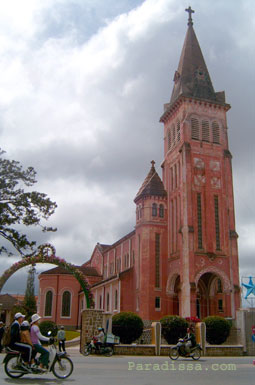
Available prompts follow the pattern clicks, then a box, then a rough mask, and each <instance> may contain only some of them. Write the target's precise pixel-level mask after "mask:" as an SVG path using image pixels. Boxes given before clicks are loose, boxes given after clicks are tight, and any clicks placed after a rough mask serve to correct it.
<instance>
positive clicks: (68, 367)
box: [3, 337, 73, 379]
mask: <svg viewBox="0 0 255 385" xmlns="http://www.w3.org/2000/svg"><path fill="white" fill-rule="evenodd" d="M55 342H56V341H55V340H54V338H52V337H51V338H50V340H49V352H50V355H49V363H48V369H47V370H42V369H41V368H40V367H39V362H38V360H35V361H36V365H34V366H32V367H28V366H25V365H24V362H23V359H22V353H21V352H19V351H16V350H12V349H11V348H6V353H7V354H6V356H5V358H4V360H3V364H4V370H5V373H6V374H7V376H9V377H11V378H20V377H22V376H24V375H25V374H32V375H33V374H46V373H49V372H52V373H53V374H54V376H55V377H57V378H60V379H65V378H68V377H69V376H70V375H71V374H72V372H73V362H72V360H71V359H70V358H69V357H67V354H66V352H61V353H58V352H57V348H56V345H55Z"/></svg>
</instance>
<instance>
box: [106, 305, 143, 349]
mask: <svg viewBox="0 0 255 385" xmlns="http://www.w3.org/2000/svg"><path fill="white" fill-rule="evenodd" d="M112 332H113V334H115V335H116V336H118V337H120V342H121V343H123V344H131V343H132V342H134V341H135V340H137V338H139V337H140V336H141V335H142V332H143V321H142V319H141V317H139V316H138V315H137V314H135V313H132V312H130V311H128V312H121V313H118V314H115V315H114V316H113V317H112Z"/></svg>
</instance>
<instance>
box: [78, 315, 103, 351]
mask: <svg viewBox="0 0 255 385" xmlns="http://www.w3.org/2000/svg"><path fill="white" fill-rule="evenodd" d="M103 313H104V312H103V310H95V309H85V310H83V312H82V326H81V339H80V351H83V347H84V345H86V343H87V342H90V340H91V338H92V337H93V336H94V335H95V334H98V331H97V328H99V327H101V326H102V325H103V321H104V320H103Z"/></svg>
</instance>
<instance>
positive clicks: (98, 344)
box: [95, 327, 105, 350]
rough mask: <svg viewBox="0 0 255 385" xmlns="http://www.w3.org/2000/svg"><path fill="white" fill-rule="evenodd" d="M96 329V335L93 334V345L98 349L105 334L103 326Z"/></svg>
mask: <svg viewBox="0 0 255 385" xmlns="http://www.w3.org/2000/svg"><path fill="white" fill-rule="evenodd" d="M97 330H98V332H99V333H98V335H97V336H95V337H96V338H97V342H95V346H96V349H97V350H99V349H100V347H101V346H102V345H103V343H104V337H105V334H104V329H103V328H101V327H99V328H98V329H97Z"/></svg>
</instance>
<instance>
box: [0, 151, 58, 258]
mask: <svg viewBox="0 0 255 385" xmlns="http://www.w3.org/2000/svg"><path fill="white" fill-rule="evenodd" d="M4 153H5V152H4V151H2V150H1V149H0V236H1V237H2V238H4V239H5V240H7V241H8V242H10V243H11V244H12V246H13V247H14V248H15V249H16V250H17V251H18V252H19V253H20V254H21V255H24V252H25V251H26V250H31V251H33V250H34V246H35V244H36V242H35V241H30V240H29V239H28V237H27V235H26V234H23V233H22V232H21V230H20V227H21V226H20V225H24V226H40V227H41V228H42V231H44V232H45V231H56V229H54V228H52V227H47V226H44V225H42V221H43V220H47V219H48V218H49V217H50V216H51V215H52V214H53V213H54V212H55V209H56V207H57V205H56V203H55V202H52V201H51V200H50V198H48V197H47V195H46V194H44V193H40V192H37V191H25V190H24V187H27V188H29V187H31V186H33V185H34V184H35V183H36V179H35V177H36V171H35V170H34V168H33V167H28V168H27V169H23V167H22V165H21V164H20V162H17V161H15V160H9V159H5V158H4V157H3V154H4ZM2 253H7V254H8V255H12V254H13V253H12V252H10V251H9V250H8V249H7V247H6V246H5V244H0V254H2Z"/></svg>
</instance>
